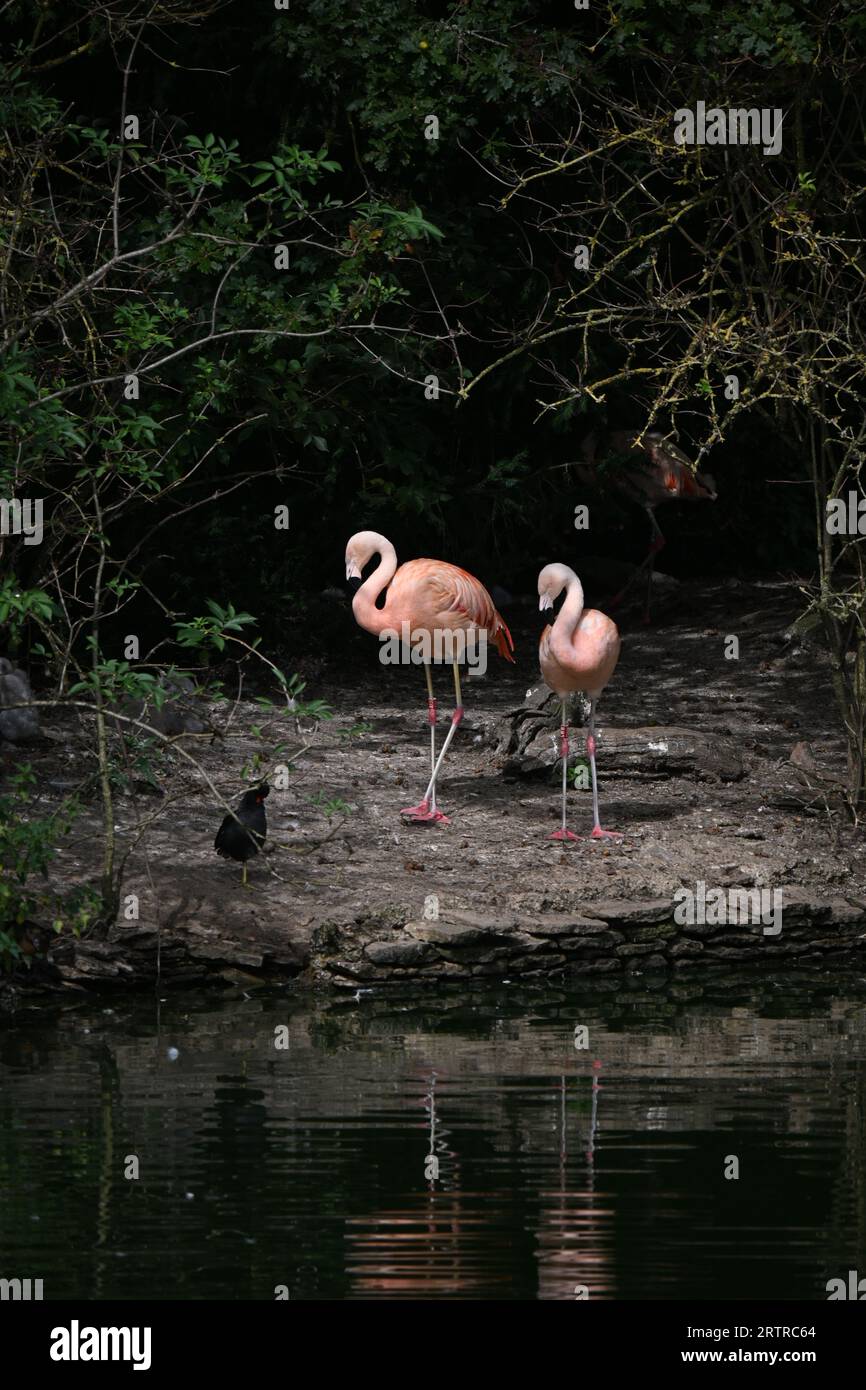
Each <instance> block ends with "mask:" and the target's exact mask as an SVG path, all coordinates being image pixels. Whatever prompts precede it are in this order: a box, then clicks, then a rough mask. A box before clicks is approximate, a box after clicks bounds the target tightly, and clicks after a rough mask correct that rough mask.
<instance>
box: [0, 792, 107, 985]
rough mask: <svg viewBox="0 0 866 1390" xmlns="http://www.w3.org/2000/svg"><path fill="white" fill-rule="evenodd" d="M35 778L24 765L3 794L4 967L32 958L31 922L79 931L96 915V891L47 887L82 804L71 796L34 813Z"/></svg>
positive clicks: (0, 921)
mask: <svg viewBox="0 0 866 1390" xmlns="http://www.w3.org/2000/svg"><path fill="white" fill-rule="evenodd" d="M35 781H36V779H35V777H34V775H33V771H32V769H31V768H30V766H29V765H24V766H23V767H20V768H18V769H17V770H16V771H15V772H14V773H13V774H12V775H11V777H10V778H9V780H8V783H7V790H6V791H4V792H3V793H2V794H0V971H2V970H9V969H11V968H12V967H13V966H15V965H18V964H21V963H22V962H23V963H25V964H29V963H30V958H29V957H25V956H24V955H23V953H22V949H21V945H20V940H21V936H22V932H23V930H24V929H25V924H26V923H28V922H35V923H36V924H37V925H39V926H46V925H50V926H51V928H52V929H53V930H54V931H55V932H57V933H60V932H62V931H72V932H74V933H75V934H76V935H78V934H80V933H81V932H82V931H84V930H86V929H87V927H88V926H90V924H91V923H92V921H93V919H94V914H95V908H96V899H95V896H94V895H93V893H92V892H91V891H89V890H87V889H86V888H84V889H78V890H76V891H74V892H70V893H67V894H65V895H60V894H57V893H55V892H54V891H52V890H51V889H50V888H49V887H48V886H47V884H48V880H47V875H48V871H49V869H50V867H51V865H52V864H53V862H54V859H55V857H56V854H57V847H58V840H59V839H60V838H61V837H62V836H63V835H65V834H67V833H68V831H69V829H70V827H71V825H72V823H73V821H74V819H75V816H76V815H77V813H78V805H77V803H76V802H75V801H74V800H73V799H67V800H65V801H64V802H63V803H62V804H61V806H60V807H59V808H58V809H57V810H56V811H55V812H54V813H53V814H52V815H50V816H34V815H33V814H32V813H31V811H30V807H31V802H32V793H33V787H34V785H35Z"/></svg>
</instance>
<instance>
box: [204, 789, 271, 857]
mask: <svg viewBox="0 0 866 1390" xmlns="http://www.w3.org/2000/svg"><path fill="white" fill-rule="evenodd" d="M269 791H270V787H269V786H268V784H267V782H263V783H262V785H261V786H260V787H253V788H252V789H251V790H250V791H248V792H244V794H243V796H242V797H241V799H240V804H239V806H238V808H237V810H236V811H235V813H234V815H232V816H226V817H225V819H224V821H223V823H222V825H221V826H220V828H219V830H218V831H217V836H216V839H215V840H214V849H215V850H216V852H217V854H220V855H222V857H223V858H224V859H237V861H238V863H240V864H245V863H246V861H247V860H248V859H252V858H253V856H254V855H256V854H258V852H259V850H260V849H261V847H262V845H263V844H264V842H265V836H266V835H267V833H268V822H267V818H266V816H265V797H266V796H267V794H268V792H269ZM238 821H240V825H239V824H238Z"/></svg>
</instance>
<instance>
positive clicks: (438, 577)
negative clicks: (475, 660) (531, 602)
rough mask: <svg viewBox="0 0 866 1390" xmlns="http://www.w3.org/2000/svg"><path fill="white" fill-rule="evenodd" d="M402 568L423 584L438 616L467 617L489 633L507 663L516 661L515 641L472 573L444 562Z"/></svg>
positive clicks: (422, 562)
mask: <svg viewBox="0 0 866 1390" xmlns="http://www.w3.org/2000/svg"><path fill="white" fill-rule="evenodd" d="M403 569H404V570H406V571H409V570H411V576H409V575H407V578H408V577H411V578H412V580H413V581H414V582H416V583H419V584H423V586H424V588H425V589H426V591H427V594H428V596H429V601H430V604H431V607H432V608H433V609H434V610H435V611H436V612H438V613H442V614H446V613H453V614H457V615H459V616H460V617H462V618H464V619H465V620H466V621H467V623H469V624H471V625H472V626H473V627H477V628H479V629H481V630H482V631H484V632H486V633H487V635H488V636H489V637H492V638H493V640H494V641H495V642H496V649H497V651H498V652H499V654H500V656H504V657H505V659H506V661H513V660H514V658H513V656H512V655H511V653H512V651H513V650H514V642H513V640H512V637H511V633H510V632H509V631H508V627H507V626H506V624H505V621H504V619H503V618H502V616H501V614H500V613H498V612H497V611H496V607H495V605H494V603H493V599H492V598H491V597H490V595H489V594H488V592H487V590H486V589H485V587H484V585H483V584H482V583H481V581H480V580H479V579H476V578H475V575H474V574H469V573H468V572H467V571H466V570H462V569H460V568H459V566H457V565H449V564H448V563H447V562H446V561H444V560H411V561H410V562H409V564H407V565H404V566H403Z"/></svg>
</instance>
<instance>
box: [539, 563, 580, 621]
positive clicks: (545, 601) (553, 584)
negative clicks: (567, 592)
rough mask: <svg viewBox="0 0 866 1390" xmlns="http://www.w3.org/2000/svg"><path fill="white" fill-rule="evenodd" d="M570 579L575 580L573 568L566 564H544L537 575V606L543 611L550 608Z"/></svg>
mask: <svg viewBox="0 0 866 1390" xmlns="http://www.w3.org/2000/svg"><path fill="white" fill-rule="evenodd" d="M572 580H577V575H576V574H575V572H574V570H572V569H569V568H568V565H545V566H544V569H543V570H542V571H541V573H540V575H539V576H538V608H539V612H541V613H543V612H544V611H545V609H547V608H552V607H553V605H554V604H555V603H556V600H557V599H558V598H559V595H560V594H561V593H562V591H563V589H565V588H567V587H568V585H569V584H570V583H571V581H572Z"/></svg>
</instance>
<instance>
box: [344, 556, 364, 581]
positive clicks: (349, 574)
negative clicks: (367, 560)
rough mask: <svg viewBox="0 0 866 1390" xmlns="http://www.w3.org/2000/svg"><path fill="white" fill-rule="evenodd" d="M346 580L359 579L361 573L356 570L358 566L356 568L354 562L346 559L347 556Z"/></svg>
mask: <svg viewBox="0 0 866 1390" xmlns="http://www.w3.org/2000/svg"><path fill="white" fill-rule="evenodd" d="M346 578H347V579H360V578H361V571H360V570H359V569H358V566H357V564H356V562H355V561H354V560H350V559H349V558H348V556H347V557H346Z"/></svg>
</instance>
